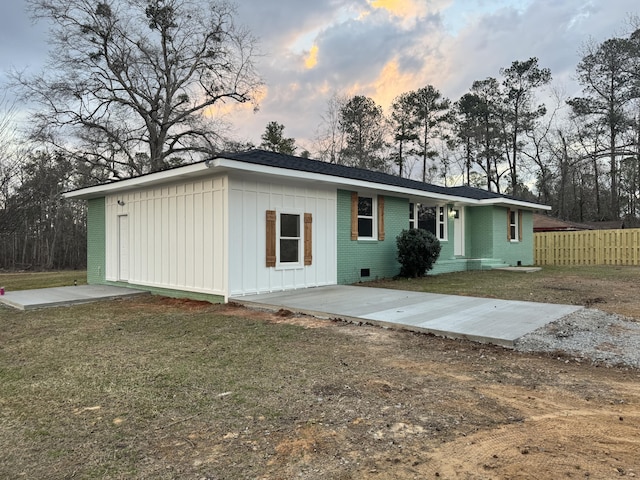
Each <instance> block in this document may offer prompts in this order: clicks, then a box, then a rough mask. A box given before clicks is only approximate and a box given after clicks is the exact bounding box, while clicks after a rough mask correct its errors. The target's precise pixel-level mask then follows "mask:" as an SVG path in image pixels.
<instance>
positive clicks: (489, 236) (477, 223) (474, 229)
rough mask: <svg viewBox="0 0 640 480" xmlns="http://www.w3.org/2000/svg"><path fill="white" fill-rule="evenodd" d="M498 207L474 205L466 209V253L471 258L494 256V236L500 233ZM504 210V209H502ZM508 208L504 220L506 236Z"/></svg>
mask: <svg viewBox="0 0 640 480" xmlns="http://www.w3.org/2000/svg"><path fill="white" fill-rule="evenodd" d="M495 210H496V207H473V208H467V209H466V214H467V215H466V218H465V221H466V232H465V233H466V239H467V244H466V247H467V248H466V253H467V256H468V257H470V258H493V255H494V248H493V238H494V235H499V234H500V231H499V229H498V230H497V231H496V228H497V227H498V226H499V225H496V223H495V221H494V220H495V219H494V217H495ZM500 210H502V209H500ZM506 215H507V214H506V210H505V213H504V218H505V221H504V222H503V225H502V227H503V230H504V236H506V234H507V231H506Z"/></svg>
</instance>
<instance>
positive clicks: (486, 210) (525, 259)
mask: <svg viewBox="0 0 640 480" xmlns="http://www.w3.org/2000/svg"><path fill="white" fill-rule="evenodd" d="M467 235H468V237H467V238H468V242H467V247H468V252H469V253H468V256H469V257H471V258H495V259H499V260H502V261H503V262H505V263H508V264H509V265H517V264H518V262H520V263H521V264H522V265H532V264H533V213H532V212H530V211H526V210H525V211H523V215H522V236H523V238H522V239H520V241H519V242H510V241H509V240H508V239H507V208H505V207H496V206H487V207H474V208H470V209H467Z"/></svg>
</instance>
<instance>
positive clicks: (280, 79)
mask: <svg viewBox="0 0 640 480" xmlns="http://www.w3.org/2000/svg"><path fill="white" fill-rule="evenodd" d="M236 5H237V7H238V15H237V18H236V20H237V23H239V24H242V25H244V26H246V27H247V28H248V29H249V30H250V31H251V32H252V33H253V34H254V35H255V36H256V37H258V39H259V41H260V43H259V46H260V50H261V51H262V52H263V54H264V55H263V56H262V57H261V58H259V60H258V71H259V73H260V74H261V76H262V77H263V79H264V81H265V83H266V88H265V95H264V97H263V98H262V100H261V102H260V110H259V111H258V113H254V112H253V111H252V109H251V107H248V106H247V107H241V108H237V109H235V110H234V111H233V112H232V113H230V114H229V117H228V119H227V120H229V121H232V122H233V124H234V126H235V128H234V132H235V136H236V139H237V140H249V141H252V142H254V143H255V144H259V143H260V135H261V134H262V133H263V132H264V129H265V126H266V124H267V123H268V122H270V121H277V122H278V123H282V124H284V126H285V135H286V136H288V137H294V138H296V140H297V142H298V145H299V146H300V147H301V148H307V149H309V150H311V151H313V145H312V140H313V138H314V136H315V132H316V130H317V127H318V125H319V124H320V122H321V115H322V114H323V113H324V111H325V110H326V106H327V100H328V99H329V98H330V97H331V96H332V95H333V94H334V93H340V94H346V95H349V96H351V95H367V96H370V97H372V98H373V99H374V100H375V101H376V102H377V103H378V104H379V105H381V106H382V107H383V108H384V109H385V110H386V109H387V108H388V107H389V105H390V103H391V101H392V100H393V98H394V97H396V96H397V95H399V94H401V93H403V92H407V91H410V90H415V89H418V88H420V87H423V86H425V85H429V84H431V85H433V86H434V87H435V88H437V89H438V90H440V91H441V92H442V94H443V95H444V96H446V97H449V98H450V99H451V100H454V101H455V100H457V99H458V98H459V97H460V96H461V95H463V94H464V93H465V92H467V91H468V89H469V87H470V86H471V84H472V82H473V81H474V80H482V79H484V78H486V77H489V76H493V77H499V70H500V68H501V67H508V66H510V65H511V63H512V62H513V61H514V60H527V59H528V58H530V57H533V56H535V57H538V58H539V65H540V67H547V68H550V69H551V73H552V75H553V86H554V87H556V88H560V89H563V90H565V92H566V94H567V95H569V96H575V95H578V94H579V93H580V89H579V87H578V86H577V84H576V83H575V81H574V80H573V77H574V76H575V67H576V65H577V63H578V62H579V60H580V53H579V52H580V48H581V46H582V45H583V44H584V43H585V42H586V41H588V40H589V39H594V40H596V41H601V40H604V39H606V38H609V37H611V36H614V35H623V34H625V33H627V32H628V28H629V27H628V24H627V20H628V19H629V15H630V14H636V13H640V7H638V0H591V1H588V0H315V1H301V0H278V1H270V0H242V1H240V2H236ZM24 8H25V4H24V2H23V1H22V0H13V1H11V2H4V3H3V5H2V7H1V9H2V14H1V15H0V78H3V77H4V72H5V71H7V70H9V69H11V68H13V69H17V70H23V69H39V68H41V67H42V65H43V62H44V60H45V59H46V55H47V48H48V47H47V33H46V26H45V25H41V24H38V25H35V26H34V25H33V24H32V22H31V21H30V20H29V18H28V16H27V14H26V12H25V10H24Z"/></svg>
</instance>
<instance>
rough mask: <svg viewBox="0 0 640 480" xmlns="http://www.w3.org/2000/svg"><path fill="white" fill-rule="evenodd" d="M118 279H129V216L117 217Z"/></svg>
mask: <svg viewBox="0 0 640 480" xmlns="http://www.w3.org/2000/svg"><path fill="white" fill-rule="evenodd" d="M118 280H121V281H125V282H127V281H129V217H128V216H127V215H120V216H119V217H118Z"/></svg>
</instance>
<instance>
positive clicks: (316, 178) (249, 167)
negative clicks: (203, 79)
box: [207, 158, 477, 204]
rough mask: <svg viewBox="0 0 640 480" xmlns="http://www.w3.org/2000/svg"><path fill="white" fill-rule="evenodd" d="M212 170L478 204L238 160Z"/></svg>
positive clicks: (218, 162)
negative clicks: (241, 172) (243, 172)
mask: <svg viewBox="0 0 640 480" xmlns="http://www.w3.org/2000/svg"><path fill="white" fill-rule="evenodd" d="M207 163H208V164H209V167H210V168H213V169H221V170H236V171H246V172H251V173H257V174H262V175H270V176H278V177H284V178H291V179H295V180H298V181H300V180H302V181H305V182H322V183H327V184H331V185H338V186H345V187H348V188H345V189H349V190H353V189H354V188H355V189H362V190H376V191H382V192H391V193H396V194H401V195H407V196H409V197H422V198H428V199H431V200H434V199H435V200H442V201H446V202H450V203H460V204H462V203H464V204H470V203H474V202H477V200H472V199H470V198H465V197H460V196H457V195H443V194H441V193H433V192H426V191H424V190H416V189H413V188H406V187H397V186H394V185H385V184H384V183H375V182H367V181H365V180H354V179H352V178H346V177H335V176H333V175H323V174H321V173H313V172H301V171H299V170H289V169H286V168H278V167H270V166H266V165H256V164H252V163H245V162H239V161H237V160H229V159H225V158H216V159H213V160H208V161H207ZM302 175H304V176H302Z"/></svg>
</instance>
